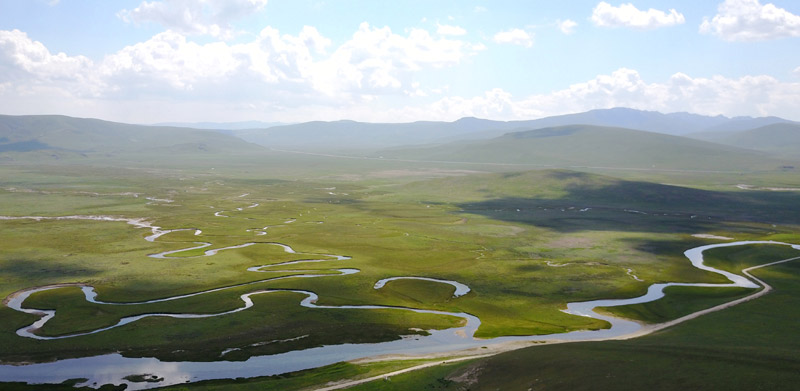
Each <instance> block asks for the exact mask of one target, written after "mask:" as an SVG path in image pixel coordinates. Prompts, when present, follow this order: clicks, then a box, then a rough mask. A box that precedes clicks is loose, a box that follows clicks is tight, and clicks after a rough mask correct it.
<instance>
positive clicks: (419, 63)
mask: <svg viewBox="0 0 800 391" xmlns="http://www.w3.org/2000/svg"><path fill="white" fill-rule="evenodd" d="M483 49H485V46H483V45H482V44H480V43H478V44H472V43H470V42H466V41H463V40H458V39H452V38H449V37H440V36H434V35H432V34H431V33H429V32H428V31H426V30H420V29H412V30H410V31H408V32H407V33H405V34H396V33H394V32H392V31H391V29H389V28H388V27H383V28H375V27H371V26H370V25H369V24H366V23H363V24H362V25H361V26H360V27H359V29H358V30H357V31H356V32H355V33H354V34H353V35H352V37H351V38H350V39H349V40H347V41H346V42H344V43H343V44H341V45H339V46H338V47H333V48H332V47H331V41H330V40H329V39H328V38H326V37H324V36H322V35H321V34H320V33H319V32H318V31H317V30H316V29H315V28H313V27H310V26H306V27H304V28H303V29H302V30H301V31H300V32H299V33H298V34H296V35H292V34H281V33H280V32H279V31H278V30H276V29H274V28H271V27H268V28H265V29H264V30H262V31H261V33H260V34H259V35H258V36H257V37H255V38H253V39H252V40H251V41H248V42H244V43H237V44H229V43H227V42H223V41H216V42H211V43H205V44H200V43H197V42H194V41H192V40H191V39H189V38H188V37H187V35H186V34H183V33H180V32H177V31H172V30H168V31H165V32H162V33H159V34H157V35H155V36H153V37H152V38H150V39H149V40H147V41H144V42H140V43H137V44H134V45H130V46H127V47H124V48H122V49H121V50H119V51H117V52H115V53H112V54H109V55H107V56H106V57H105V58H103V59H102V60H101V61H98V62H93V61H91V60H90V59H88V58H86V57H82V56H68V55H66V54H64V53H58V54H53V53H50V51H49V50H48V49H47V48H46V47H45V46H44V45H43V44H42V43H40V42H36V41H33V40H31V39H30V38H29V37H28V36H27V35H26V34H25V33H23V32H20V31H17V30H14V31H0V102H3V106H4V108H5V109H6V110H9V111H11V110H13V109H14V108H18V109H19V108H22V107H23V106H25V107H28V108H29V109H28V110H30V108H32V107H37V108H39V109H40V110H44V111H51V112H61V113H65V114H70V113H71V114H73V115H87V116H97V115H98V114H97V113H94V114H93V113H91V112H86V111H88V110H89V108H90V107H95V108H97V107H100V106H103V107H104V109H102V110H105V111H108V110H109V109H108V108H109V107H111V106H113V105H114V104H118V105H123V104H124V105H129V106H130V107H148V108H152V107H161V106H164V107H170V106H175V107H189V106H191V104H192V103H195V104H197V105H198V107H213V105H214V104H217V105H220V106H222V105H225V106H235V105H237V104H241V105H245V104H246V105H251V104H252V105H255V106H256V107H260V108H262V109H263V110H270V111H275V112H282V111H292V112H295V113H296V112H299V111H303V110H306V109H307V108H315V109H319V108H320V107H327V108H329V109H331V111H329V112H330V113H335V112H336V111H335V110H333V109H334V108H342V107H346V106H351V105H355V104H364V102H369V101H373V100H375V99H377V98H379V97H382V96H387V97H408V96H411V97H423V96H425V95H426V94H427V92H426V89H425V88H424V87H423V86H420V85H418V84H415V82H416V78H415V76H414V75H415V74H417V73H418V72H421V71H424V70H427V69H440V68H446V67H452V66H454V65H456V64H458V63H460V62H461V61H463V60H464V59H465V58H466V57H468V56H471V55H473V54H475V53H476V52H478V51H480V50H483ZM23 97H30V99H21V98H23ZM34 98H35V99H34ZM37 99H38V101H40V102H41V104H37V103H35V102H36V101H37ZM156 101H157V102H160V104H161V106H159V105H158V104H152V103H153V102H156ZM114 102H116V103H114ZM7 103H8V104H7ZM148 104H151V105H150V106H148ZM26 105H27V106H26ZM48 105H52V106H53V107H52V108H48V107H50V106H48ZM301 106H302V107H305V108H304V109H302V110H300V109H299V107H301ZM67 107H69V108H70V109H67ZM74 110H80V112H75V111H74ZM98 110H99V109H98ZM237 110H238V109H237ZM163 111H164V110H163V109H162V110H155V111H154V113H160V112H163ZM17 112H19V110H17ZM139 114H141V113H139ZM307 114H308V115H311V116H313V115H314V112H313V110H312V111H311V112H308V113H307ZM127 115H131V116H132V115H134V114H132V112H130V114H127ZM125 119H126V120H131V119H130V118H125ZM291 120H292V121H297V120H300V118H293V119H291ZM136 121H139V122H141V119H137V120H136Z"/></svg>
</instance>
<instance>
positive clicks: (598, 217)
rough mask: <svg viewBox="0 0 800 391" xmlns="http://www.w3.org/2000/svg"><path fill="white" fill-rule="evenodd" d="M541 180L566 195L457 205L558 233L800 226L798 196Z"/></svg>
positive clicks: (554, 174)
mask: <svg viewBox="0 0 800 391" xmlns="http://www.w3.org/2000/svg"><path fill="white" fill-rule="evenodd" d="M598 178H600V179H601V180H598ZM505 179H508V178H505ZM544 179H545V180H550V181H552V180H556V181H562V182H564V184H563V189H564V190H565V191H566V194H565V195H563V196H562V197H559V198H538V197H532V198H524V197H504V198H496V199H491V200H486V201H481V202H471V203H462V204H459V205H458V206H459V207H460V208H462V209H463V213H468V214H478V215H483V216H487V217H490V218H493V219H498V220H505V221H512V222H516V223H524V224H531V225H535V226H538V227H545V228H550V229H553V230H556V231H560V232H577V231H584V230H608V231H641V232H678V233H680V232H685V233H690V232H699V231H703V230H708V229H712V228H714V227H719V226H720V224H721V223H729V222H735V221H737V222H758V223H766V224H797V222H798V221H800V202H798V197H797V195H796V194H788V193H785V192H770V191H752V192H715V191H707V190H699V189H691V188H685V187H679V186H671V185H662V184H657V183H649V182H633V181H622V180H611V179H610V178H603V177H598V176H594V175H591V174H586V173H578V172H570V171H550V172H547V173H545V174H544ZM531 185H532V186H535V185H536V184H535V183H531Z"/></svg>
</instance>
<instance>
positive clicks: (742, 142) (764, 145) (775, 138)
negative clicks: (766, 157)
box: [690, 123, 800, 159]
mask: <svg viewBox="0 0 800 391" xmlns="http://www.w3.org/2000/svg"><path fill="white" fill-rule="evenodd" d="M690 136H691V137H693V138H697V139H699V140H706V141H711V142H715V143H719V144H725V145H731V146H734V147H740V148H749V149H754V150H758V151H764V152H769V153H774V154H776V155H780V156H783V157H788V158H798V159H800V124H796V123H780V124H772V125H767V126H762V127H759V128H756V129H747V130H741V131H730V132H703V133H697V134H693V135H690Z"/></svg>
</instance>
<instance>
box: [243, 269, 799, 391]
mask: <svg viewBox="0 0 800 391" xmlns="http://www.w3.org/2000/svg"><path fill="white" fill-rule="evenodd" d="M755 274H756V275H757V276H758V277H759V278H762V279H764V280H765V281H767V282H768V283H769V284H770V285H772V286H773V287H774V288H775V291H774V292H772V293H770V294H769V295H767V296H764V297H762V298H759V299H758V300H756V301H753V302H748V303H744V304H740V305H738V306H736V307H733V308H729V309H726V310H725V311H720V312H715V313H712V314H708V315H705V316H703V317H700V318H697V319H694V320H691V321H689V322H686V323H683V324H681V325H679V326H676V327H673V328H670V329H667V330H664V331H661V332H658V333H656V334H653V335H649V336H645V337H641V338H637V339H633V340H628V341H606V342H591V343H589V342H584V343H570V344H563V345H549V346H547V345H545V346H536V347H532V348H527V349H523V350H519V351H513V352H508V353H504V354H501V355H497V356H494V357H491V358H488V359H482V360H479V361H476V362H472V363H461V364H455V365H452V366H440V367H435V368H431V369H423V370H420V371H417V372H413V373H409V374H405V375H400V376H396V377H393V378H391V381H390V382H374V383H370V384H365V385H363V386H357V387H353V388H350V389H351V390H409V389H418V390H424V389H445V390H447V389H449V390H466V389H469V390H478V391H479V390H498V389H500V390H510V391H515V390H523V391H524V390H529V389H534V390H535V389H546V390H598V389H600V390H685V389H691V390H720V389H727V390H791V389H795V388H796V387H797V383H798V381H800V357H798V355H797V351H798V349H800V337H798V334H797V332H796V326H797V324H798V322H800V310H798V308H800V278H798V276H800V262H794V263H787V264H784V265H779V266H774V267H770V268H767V269H761V270H758V271H757V272H756V273H755ZM229 389H230V390H233V389H235V388H229Z"/></svg>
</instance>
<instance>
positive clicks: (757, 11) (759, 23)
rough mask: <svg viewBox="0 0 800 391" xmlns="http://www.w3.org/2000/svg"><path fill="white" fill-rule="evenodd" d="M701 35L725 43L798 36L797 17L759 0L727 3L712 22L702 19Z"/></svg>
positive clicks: (727, 0)
mask: <svg viewBox="0 0 800 391" xmlns="http://www.w3.org/2000/svg"><path fill="white" fill-rule="evenodd" d="M700 32H701V33H705V34H713V35H716V36H718V37H720V38H722V39H724V40H726V41H763V40H768V39H776V38H785V37H800V15H795V14H792V13H791V12H789V11H787V10H785V9H783V8H778V7H776V6H775V5H774V4H772V3H768V4H761V3H760V2H759V0H726V1H725V2H724V3H722V4H720V5H719V7H717V14H716V15H714V17H713V18H712V19H711V20H709V19H708V18H706V19H704V20H703V23H702V24H701V25H700Z"/></svg>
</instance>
